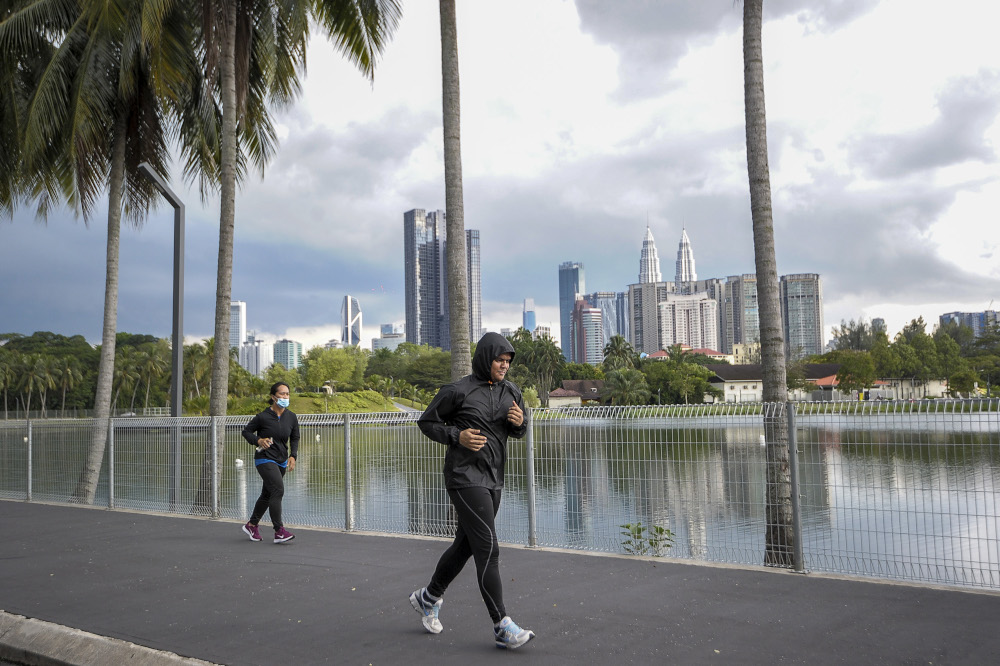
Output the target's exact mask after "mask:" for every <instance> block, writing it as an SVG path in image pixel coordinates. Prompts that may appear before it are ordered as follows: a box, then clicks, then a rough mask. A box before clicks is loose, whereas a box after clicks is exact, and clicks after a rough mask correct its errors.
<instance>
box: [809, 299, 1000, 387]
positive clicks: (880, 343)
mask: <svg viewBox="0 0 1000 666" xmlns="http://www.w3.org/2000/svg"><path fill="white" fill-rule="evenodd" d="M833 347H834V350H833V351H831V352H828V353H826V354H823V355H821V356H815V357H812V358H811V359H810V360H812V361H815V362H823V363H840V365H841V367H840V372H839V373H838V375H837V379H838V382H839V385H840V388H841V390H842V391H852V390H860V389H866V388H870V387H871V386H872V385H873V384H874V383H875V380H876V379H883V378H894V379H909V380H912V381H913V382H914V383H915V384H916V385H920V384H926V383H927V382H928V381H931V380H946V381H947V382H948V388H949V391H950V392H951V393H952V395H954V396H969V395H972V394H973V393H974V392H975V390H976V386H977V385H978V386H979V388H980V389H982V390H984V391H985V393H986V395H991V394H992V391H993V387H994V386H995V385H996V383H997V380H998V378H1000V327H997V326H996V325H991V326H989V327H987V329H986V330H985V331H984V332H983V333H982V334H981V335H980V336H979V337H978V338H977V337H976V336H975V334H974V332H973V331H972V329H971V328H969V327H968V326H965V325H963V324H959V323H958V322H948V323H946V324H943V325H941V326H938V327H937V329H935V331H934V333H933V334H928V333H927V324H926V323H925V322H924V319H923V317H919V318H917V319H914V320H912V321H911V322H910V323H909V324H907V325H906V326H904V327H903V329H902V330H901V331H900V332H899V333H898V334H897V335H896V337H895V338H894V339H893V340H892V341H891V342H890V340H889V336H888V335H887V334H886V332H885V331H882V330H878V329H872V327H871V325H870V324H869V323H868V322H866V321H864V320H859V321H855V320H853V319H852V320H851V321H849V322H844V321H842V322H841V323H840V327H839V328H837V329H835V330H834V332H833Z"/></svg>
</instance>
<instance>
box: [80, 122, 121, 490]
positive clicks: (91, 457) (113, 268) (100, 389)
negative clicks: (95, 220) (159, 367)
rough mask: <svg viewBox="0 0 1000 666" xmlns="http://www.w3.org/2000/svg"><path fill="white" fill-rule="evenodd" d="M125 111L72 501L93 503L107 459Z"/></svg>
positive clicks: (116, 149)
mask: <svg viewBox="0 0 1000 666" xmlns="http://www.w3.org/2000/svg"><path fill="white" fill-rule="evenodd" d="M125 122H126V117H125V113H124V112H121V113H119V116H118V118H117V119H116V122H115V137H114V152H113V153H112V161H111V180H110V192H109V194H108V247H107V260H106V268H105V272H106V277H105V283H104V330H103V333H102V336H101V359H100V361H99V362H98V366H97V394H96V395H95V396H94V424H93V429H92V430H91V433H90V449H89V451H88V453H87V463H86V465H85V466H84V468H83V472H82V473H81V474H80V479H79V481H77V484H76V491H75V492H74V493H73V501H74V502H80V503H82V504H93V503H94V497H95V496H96V495H97V482H98V480H99V479H100V476H101V465H102V464H103V462H104V448H105V445H106V444H107V441H108V426H109V424H110V416H111V385H112V381H113V380H114V373H115V331H116V329H117V328H118V250H119V240H120V237H121V220H122V196H123V193H124V190H125Z"/></svg>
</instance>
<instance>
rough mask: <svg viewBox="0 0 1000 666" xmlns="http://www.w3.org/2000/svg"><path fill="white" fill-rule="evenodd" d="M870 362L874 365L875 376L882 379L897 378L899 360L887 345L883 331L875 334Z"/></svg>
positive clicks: (886, 338) (887, 339)
mask: <svg viewBox="0 0 1000 666" xmlns="http://www.w3.org/2000/svg"><path fill="white" fill-rule="evenodd" d="M871 356H872V361H873V362H874V363H875V376H876V377H882V378H883V379H890V378H895V377H899V372H900V364H901V361H900V358H899V355H898V354H897V353H896V351H895V350H894V349H893V348H892V347H891V346H890V345H889V338H888V337H887V336H886V334H885V331H878V332H876V333H875V336H874V341H873V342H872V349H871Z"/></svg>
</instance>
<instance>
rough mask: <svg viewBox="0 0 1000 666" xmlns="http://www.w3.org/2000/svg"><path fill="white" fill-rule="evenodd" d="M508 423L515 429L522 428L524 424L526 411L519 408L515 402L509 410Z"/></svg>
mask: <svg viewBox="0 0 1000 666" xmlns="http://www.w3.org/2000/svg"><path fill="white" fill-rule="evenodd" d="M507 422H508V423H510V424H511V425H512V426H514V427H515V428H518V427H520V425H521V424H522V423H524V411H523V410H522V409H521V408H520V407H518V406H517V402H514V404H512V405H511V406H510V409H508V410H507Z"/></svg>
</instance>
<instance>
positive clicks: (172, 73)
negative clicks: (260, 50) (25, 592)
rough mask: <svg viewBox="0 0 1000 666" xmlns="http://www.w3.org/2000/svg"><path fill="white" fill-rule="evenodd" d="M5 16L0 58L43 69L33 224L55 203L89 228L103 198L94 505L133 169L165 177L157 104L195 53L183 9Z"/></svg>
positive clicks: (31, 145) (64, 6)
mask: <svg viewBox="0 0 1000 666" xmlns="http://www.w3.org/2000/svg"><path fill="white" fill-rule="evenodd" d="M12 6H13V10H12V11H11V13H10V15H9V16H8V17H7V18H6V19H5V20H4V22H3V24H0V58H9V59H13V60H17V61H21V62H29V63H30V62H35V61H37V60H38V59H39V58H45V59H46V62H45V67H44V69H43V70H41V71H42V73H41V74H40V75H39V77H38V79H37V81H34V88H33V89H32V91H31V94H30V98H29V99H28V102H27V104H26V106H25V111H24V119H23V122H22V123H21V128H22V130H21V132H20V135H19V148H20V151H21V155H20V156H21V165H20V169H21V171H20V174H19V177H20V181H19V182H30V183H33V184H35V186H34V189H33V190H32V191H30V192H28V195H29V196H30V197H32V198H35V199H36V200H37V201H39V213H40V214H41V215H44V214H45V213H46V212H47V211H48V206H49V201H50V200H52V199H55V198H57V197H58V198H64V199H66V200H67V201H68V202H69V203H70V204H72V206H73V207H74V210H75V211H76V212H77V213H78V214H80V215H82V217H83V219H84V220H85V221H87V220H89V217H90V214H91V213H92V211H93V208H94V206H95V203H96V201H97V198H98V196H99V195H100V194H101V193H102V192H103V191H104V188H105V187H106V188H107V191H108V218H107V226H108V237H107V250H106V277H105V295H104V324H103V331H102V344H101V356H100V361H99V365H98V375H97V391H96V395H95V400H94V407H95V416H96V418H95V420H94V428H93V430H92V433H91V443H90V449H89V452H88V457H87V462H86V465H85V468H84V470H83V471H82V473H81V475H80V479H79V482H78V484H77V489H76V492H75V493H74V499H76V500H77V501H81V502H85V503H91V502H93V499H94V495H95V493H96V489H97V481H98V478H99V474H100V468H101V463H102V460H103V458H104V447H105V442H106V439H107V427H108V417H109V416H110V413H111V394H112V383H113V372H114V358H115V333H116V329H117V319H118V253H119V238H120V231H121V220H122V214H123V212H124V213H125V217H126V220H127V221H129V222H130V223H132V224H134V225H136V226H139V225H141V223H142V221H143V219H144V217H145V215H146V213H147V212H148V210H149V208H150V205H151V203H152V202H155V201H156V198H155V197H156V196H157V195H156V193H155V191H154V190H153V189H152V186H151V184H150V183H148V181H146V179H145V178H144V177H143V176H142V175H141V174H140V173H139V171H138V165H139V164H140V163H141V162H148V163H149V164H151V165H152V166H153V168H154V169H156V170H159V171H161V172H162V171H163V168H164V165H165V162H166V156H167V150H166V136H167V131H166V128H165V121H164V109H163V105H162V102H161V97H160V95H162V94H163V93H164V92H165V91H167V90H170V89H174V86H172V85H171V81H175V80H182V79H183V76H179V74H180V73H181V72H183V71H184V69H185V68H184V66H183V64H182V62H181V60H179V56H180V54H182V53H185V52H186V53H193V51H191V50H190V49H188V50H187V51H185V46H186V45H187V44H188V43H189V42H190V40H189V39H187V38H186V37H185V36H184V34H185V32H184V31H185V30H186V27H185V26H186V25H187V23H188V22H187V21H186V20H184V19H183V17H182V16H181V9H180V7H179V6H174V5H172V4H170V3H166V4H164V5H161V4H159V3H157V4H156V5H155V6H154V3H146V2H144V1H143V0H117V1H109V2H77V1H74V0H41V1H40V2H26V1H24V2H16V3H13V5H12ZM171 7H172V8H171ZM152 9H156V11H152ZM146 10H150V11H148V12H147V11H146ZM149 34H158V35H160V37H161V38H162V40H163V44H165V45H166V46H165V47H164V48H160V49H158V50H157V52H156V53H157V58H156V59H155V61H154V60H151V59H150V54H151V50H150V49H149V48H148V42H147V38H148V35H149ZM5 69H6V67H2V68H0V71H2V70H5Z"/></svg>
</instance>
